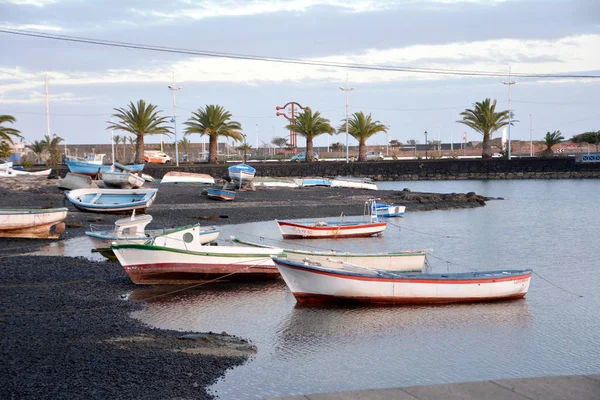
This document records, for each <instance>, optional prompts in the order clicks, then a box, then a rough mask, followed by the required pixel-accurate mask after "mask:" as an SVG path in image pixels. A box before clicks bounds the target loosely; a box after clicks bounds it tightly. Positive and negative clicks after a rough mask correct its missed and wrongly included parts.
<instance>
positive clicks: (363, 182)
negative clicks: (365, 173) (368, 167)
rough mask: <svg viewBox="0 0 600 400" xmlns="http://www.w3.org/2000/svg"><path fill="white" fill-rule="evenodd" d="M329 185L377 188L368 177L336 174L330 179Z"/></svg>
mask: <svg viewBox="0 0 600 400" xmlns="http://www.w3.org/2000/svg"><path fill="white" fill-rule="evenodd" d="M331 187H341V188H352V189H367V190H377V185H376V184H375V183H374V182H373V181H372V180H371V179H369V178H356V177H353V176H338V177H336V178H335V179H333V180H332V181H331Z"/></svg>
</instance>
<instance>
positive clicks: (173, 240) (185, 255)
mask: <svg viewBox="0 0 600 400" xmlns="http://www.w3.org/2000/svg"><path fill="white" fill-rule="evenodd" d="M198 228H199V227H183V228H181V229H179V230H175V231H174V232H172V233H168V234H165V235H160V236H157V237H155V238H153V239H152V240H151V242H150V243H149V244H114V245H112V246H111V248H112V250H113V252H114V253H115V255H116V256H117V259H118V260H119V262H120V263H121V265H122V266H123V268H124V269H125V271H126V272H127V274H128V275H129V278H130V279H131V281H132V282H133V283H136V284H159V283H163V284H186V283H193V282H203V281H207V280H220V281H221V280H223V281H226V280H236V281H237V280H262V279H277V278H278V277H279V272H278V271H277V268H276V267H275V264H274V263H273V260H272V259H271V257H272V256H277V255H279V254H281V252H282V250H281V249H262V248H244V249H242V248H240V247H235V246H209V245H201V244H199V242H198V240H197V238H198Z"/></svg>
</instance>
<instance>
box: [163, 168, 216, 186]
mask: <svg viewBox="0 0 600 400" xmlns="http://www.w3.org/2000/svg"><path fill="white" fill-rule="evenodd" d="M160 183H200V184H206V185H212V184H214V183H215V178H213V177H212V176H210V175H208V174H196V173H192V172H179V171H170V172H167V173H166V174H165V175H164V176H163V177H162V179H161V180H160Z"/></svg>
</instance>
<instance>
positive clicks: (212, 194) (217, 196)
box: [206, 189, 235, 201]
mask: <svg viewBox="0 0 600 400" xmlns="http://www.w3.org/2000/svg"><path fill="white" fill-rule="evenodd" d="M206 195H207V196H208V198H209V199H214V200H223V201H232V200H234V199H235V192H233V191H231V190H224V189H208V190H207V191H206Z"/></svg>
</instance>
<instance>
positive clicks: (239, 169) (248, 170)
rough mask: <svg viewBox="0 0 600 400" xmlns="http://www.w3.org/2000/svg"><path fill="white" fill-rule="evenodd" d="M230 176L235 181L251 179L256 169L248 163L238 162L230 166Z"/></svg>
mask: <svg viewBox="0 0 600 400" xmlns="http://www.w3.org/2000/svg"><path fill="white" fill-rule="evenodd" d="M228 171H229V177H230V178H231V179H232V180H234V181H238V182H241V181H251V180H252V179H253V178H254V174H255V173H256V169H255V168H254V167H252V166H250V165H248V164H236V165H232V166H231V167H229V168H228Z"/></svg>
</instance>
